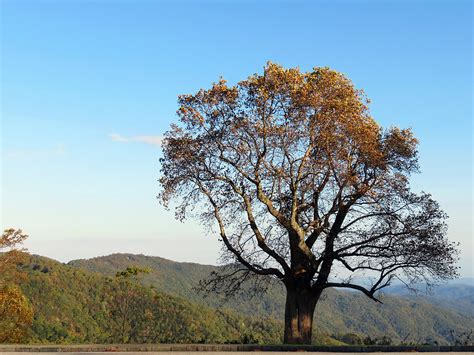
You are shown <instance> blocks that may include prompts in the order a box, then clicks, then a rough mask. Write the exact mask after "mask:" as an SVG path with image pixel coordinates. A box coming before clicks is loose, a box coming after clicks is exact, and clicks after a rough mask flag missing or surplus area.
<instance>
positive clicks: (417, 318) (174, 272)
mask: <svg viewBox="0 0 474 355" xmlns="http://www.w3.org/2000/svg"><path fill="white" fill-rule="evenodd" d="M69 265H70V266H74V267H77V268H81V269H84V270H88V271H90V272H96V273H99V274H103V275H113V274H114V273H115V272H116V271H118V270H122V269H124V268H126V267H127V266H131V265H135V266H140V267H146V268H150V269H151V270H152V271H151V273H150V274H148V275H146V276H145V277H144V278H143V283H144V284H146V285H153V286H154V287H156V289H157V290H159V291H162V292H166V293H169V294H171V295H176V296H180V297H183V298H185V299H187V300H189V301H191V302H195V303H199V304H202V305H205V306H208V307H214V308H217V307H220V306H221V304H222V301H223V300H222V298H220V297H218V296H216V295H209V296H206V295H201V294H198V293H196V292H195V291H194V290H193V288H194V287H195V286H196V285H197V283H198V281H199V280H201V279H205V278H207V277H208V275H209V274H210V272H211V271H216V270H219V267H216V266H210V265H200V264H194V263H179V262H174V261H171V260H167V259H163V258H159V257H152V256H144V255H133V254H113V255H109V256H104V257H97V258H92V259H88V260H74V261H71V262H70V263H69ZM394 293H396V292H394ZM284 302H285V293H284V290H283V288H282V287H281V286H280V285H274V286H272V287H270V288H269V290H268V291H267V293H266V294H265V295H263V296H262V297H259V298H258V299H250V300H249V299H247V298H246V297H244V296H241V295H239V296H238V297H236V298H235V299H232V300H228V302H227V303H225V305H224V306H225V307H226V308H227V309H228V310H230V311H232V310H233V311H236V312H239V313H242V314H247V315H254V316H255V315H259V316H271V317H274V318H276V319H277V320H282V319H283V310H284ZM383 302H384V304H376V303H374V302H373V301H371V300H369V299H367V297H365V296H364V295H362V294H359V293H355V292H340V291H335V290H327V291H326V292H325V293H324V294H323V300H322V301H321V302H320V303H319V304H318V306H317V309H316V312H315V327H317V329H318V330H319V331H321V332H323V333H326V334H344V333H356V334H358V335H360V336H371V337H381V336H388V337H390V338H392V340H393V341H394V342H401V341H405V342H410V341H412V342H417V343H420V342H421V343H422V342H424V341H427V340H428V341H430V342H434V341H437V342H438V343H440V344H447V343H450V342H451V341H452V339H451V334H450V331H451V330H453V331H455V332H456V333H457V334H459V333H462V332H469V331H471V330H472V329H474V318H473V317H472V316H471V315H470V314H467V313H465V312H464V313H463V314H461V313H459V312H457V311H456V310H455V309H454V308H452V307H448V306H446V307H445V305H444V304H443V302H441V301H440V302H434V301H433V302H432V300H430V299H429V298H413V297H412V296H409V295H405V294H393V295H390V294H389V295H385V296H384V297H383Z"/></svg>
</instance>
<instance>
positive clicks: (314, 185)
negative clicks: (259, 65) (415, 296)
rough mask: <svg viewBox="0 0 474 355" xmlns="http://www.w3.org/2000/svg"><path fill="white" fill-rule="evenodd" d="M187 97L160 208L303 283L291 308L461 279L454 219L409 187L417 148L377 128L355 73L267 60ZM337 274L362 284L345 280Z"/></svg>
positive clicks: (170, 136) (166, 164) (262, 269)
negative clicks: (259, 70)
mask: <svg viewBox="0 0 474 355" xmlns="http://www.w3.org/2000/svg"><path fill="white" fill-rule="evenodd" d="M178 102H179V104H180V107H179V109H178V116H179V120H180V122H179V124H173V125H172V126H171V129H170V130H169V131H168V132H167V133H166V136H165V139H164V142H163V153H164V156H163V158H162V159H161V164H162V174H163V175H162V178H161V180H160V181H161V184H162V187H163V190H162V193H161V195H160V198H161V201H162V202H163V203H164V205H165V206H168V204H169V202H170V201H171V200H173V201H175V202H176V203H177V207H176V214H177V217H178V218H179V219H182V220H183V219H185V218H186V217H187V216H188V215H189V214H191V215H193V216H195V217H198V218H200V220H201V221H203V222H204V223H210V222H211V221H213V222H215V223H216V224H217V226H218V230H219V235H220V238H221V240H222V241H223V243H224V245H225V247H226V250H227V255H228V256H229V259H228V260H229V261H237V262H238V263H240V264H241V265H242V266H243V267H244V269H245V271H247V272H252V273H254V274H257V275H262V276H269V277H273V278H276V279H279V280H281V281H283V282H284V284H285V286H286V287H287V290H290V289H292V290H295V289H298V290H299V291H297V292H296V295H298V296H297V297H296V296H295V297H296V298H295V300H293V301H291V302H293V303H296V304H300V303H301V304H302V303H307V300H314V304H315V303H316V302H317V299H318V298H319V295H320V294H321V292H322V290H324V289H325V288H328V287H340V288H351V289H356V290H359V291H361V292H363V293H364V294H366V295H367V296H368V297H370V298H372V299H374V300H377V298H376V292H377V291H379V290H381V289H382V288H383V287H386V286H387V285H389V284H390V282H391V281H392V280H393V278H399V279H401V280H403V282H408V283H409V282H417V281H420V280H425V281H429V282H432V281H437V280H444V279H449V278H452V277H454V276H456V275H457V268H456V266H455V264H456V261H457V250H456V246H455V245H454V244H453V243H451V242H449V241H448V240H447V233H446V232H447V225H446V218H447V216H446V214H445V213H444V212H443V211H442V210H441V209H440V207H439V205H438V203H437V202H436V201H435V200H434V199H433V198H432V196H431V195H430V194H428V193H425V192H421V193H415V192H413V191H411V189H410V183H409V178H410V175H411V174H412V173H415V172H418V168H419V167H418V154H417V144H418V141H417V140H416V138H415V137H414V135H413V133H412V131H411V130H410V129H400V128H397V127H392V128H388V129H384V128H382V127H381V126H379V125H378V124H377V123H376V121H375V120H374V119H373V118H372V117H371V115H370V112H369V109H368V104H369V100H368V99H367V98H366V96H365V95H364V93H363V91H361V90H357V89H356V88H355V87H354V85H353V84H352V82H351V81H350V80H349V79H347V78H346V77H345V76H344V75H343V74H341V73H338V72H336V71H334V70H331V69H329V68H314V69H313V70H312V71H310V72H307V73H303V72H301V71H300V70H299V69H285V68H283V67H281V66H279V65H276V64H272V63H268V64H267V66H266V67H265V68H264V73H263V75H258V74H255V75H253V76H250V77H249V78H248V79H246V80H243V81H241V82H239V83H237V84H236V85H234V86H229V85H228V84H227V83H226V81H225V80H222V79H221V80H220V81H218V82H217V83H214V84H213V85H212V87H211V88H210V89H208V90H204V89H201V90H199V91H198V92H197V93H196V94H194V95H182V96H180V97H179V100H178ZM336 270H338V273H339V274H342V275H346V276H347V275H351V276H350V277H345V278H342V279H339V280H336V281H335V280H334V277H333V276H334V272H335V271H336ZM341 270H342V271H341ZM245 271H244V272H245ZM364 275H365V276H367V275H369V276H372V277H374V276H376V277H375V278H374V279H373V283H372V284H371V285H370V286H367V285H363V284H360V283H357V282H355V281H354V280H355V279H356V278H355V277H356V276H364ZM330 276H331V277H330ZM302 294H304V295H305V296H304V297H303V298H304V299H305V300H306V301H302V300H300V301H298V300H297V299H298V297H300V296H301V295H302ZM311 302H313V301H311ZM311 302H310V303H311ZM287 306H288V304H287ZM297 308H298V307H297ZM299 308H300V309H301V308H304V307H299ZM309 309H310V310H311V309H313V310H314V305H311V306H310V307H309ZM288 311H289V310H288ZM310 313H311V314H310V316H311V317H310V318H312V312H311V311H310ZM296 318H297V319H298V317H296ZM298 322H309V323H311V321H310V320H307V319H306V320H302V319H300V320H299V321H297V323H298ZM295 324H296V323H295ZM295 324H294V325H293V326H296V325H295ZM300 325H301V324H300ZM309 325H311V324H309ZM285 337H286V336H285ZM298 339H299V340H301V339H303V338H301V337H300V338H298ZM298 339H297V340H298ZM303 340H304V341H307V339H303Z"/></svg>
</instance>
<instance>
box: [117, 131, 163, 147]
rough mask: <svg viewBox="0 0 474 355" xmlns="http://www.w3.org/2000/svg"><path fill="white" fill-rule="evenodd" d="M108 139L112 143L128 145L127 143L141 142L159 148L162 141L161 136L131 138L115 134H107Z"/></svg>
mask: <svg viewBox="0 0 474 355" xmlns="http://www.w3.org/2000/svg"><path fill="white" fill-rule="evenodd" d="M109 137H110V139H112V140H113V141H114V142H122V143H129V142H141V143H145V144H150V145H157V146H160V145H161V142H162V141H163V136H131V137H124V136H122V135H120V134H117V133H111V134H109Z"/></svg>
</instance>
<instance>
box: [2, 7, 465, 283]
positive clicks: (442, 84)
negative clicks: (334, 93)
mask: <svg viewBox="0 0 474 355" xmlns="http://www.w3.org/2000/svg"><path fill="white" fill-rule="evenodd" d="M341 4H343V5H344V6H342V7H341V6H338V5H341ZM184 5H186V6H184ZM0 6H1V9H2V11H1V12H2V14H1V19H2V21H1V33H2V35H1V37H2V43H1V50H2V61H1V75H2V84H1V117H2V119H1V121H2V125H1V137H2V144H1V151H2V158H1V168H2V174H1V210H2V211H1V225H2V228H3V229H5V228H9V227H13V228H21V229H23V231H24V232H25V233H27V234H28V235H29V236H30V237H29V238H28V240H27V241H26V243H25V247H26V248H27V249H28V250H29V251H30V252H31V253H34V254H39V255H42V256H47V257H50V258H52V259H55V260H59V261H62V262H64V260H76V259H82V258H90V257H94V254H95V255H97V254H107V253H108V252H110V251H111V250H112V249H113V250H116V251H118V252H127V251H128V252H130V253H134V254H135V253H137V252H138V253H152V254H157V255H159V256H160V257H163V258H166V259H169V260H173V261H175V260H176V261H179V262H194V263H200V264H207V265H217V264H218V258H219V251H220V247H221V246H220V243H219V242H218V241H217V233H213V232H212V231H209V230H206V229H205V228H203V227H202V226H201V225H200V224H198V222H196V221H194V220H187V221H186V222H185V223H180V222H178V221H177V220H175V219H174V212H173V211H172V210H171V211H166V210H165V209H164V208H163V207H161V206H160V205H159V204H158V201H157V200H156V195H157V194H158V193H159V184H158V182H157V180H158V178H159V176H160V173H159V170H160V166H159V163H158V159H159V157H160V156H161V149H160V141H161V137H162V136H163V134H164V132H165V131H166V130H168V129H169V126H170V124H171V123H173V122H176V121H177V116H176V114H175V111H176V109H177V108H178V104H177V97H178V95H179V94H187V93H194V92H196V91H197V90H199V89H200V88H208V87H209V86H210V85H211V83H212V82H215V81H217V80H218V79H219V77H220V76H223V77H224V78H225V79H227V80H228V81H229V82H230V83H236V82H238V81H240V80H244V79H245V78H247V77H248V76H249V75H251V74H253V73H256V72H258V73H261V72H262V68H263V66H264V65H265V63H266V62H267V61H273V62H275V63H279V64H281V65H283V66H285V67H300V68H301V70H302V71H308V70H310V68H312V67H318V66H319V67H324V66H329V67H331V68H333V69H334V70H337V71H340V72H342V73H344V74H345V75H347V77H348V78H349V79H351V80H352V81H353V82H354V84H355V86H356V87H357V88H360V89H364V91H365V92H366V94H367V96H368V97H369V98H370V99H371V101H372V103H371V105H370V108H371V113H372V115H373V117H374V119H375V120H376V121H377V122H378V123H379V124H380V125H381V126H383V127H385V128H388V127H390V126H398V127H401V128H406V127H412V128H413V131H414V133H415V136H416V137H417V138H419V140H420V145H419V156H420V166H421V173H420V174H416V175H414V176H413V178H412V186H413V189H414V190H415V191H420V190H425V191H427V192H429V193H431V194H433V196H434V198H435V199H436V200H437V201H438V202H439V203H440V205H441V207H442V209H443V210H444V211H446V212H447V213H448V215H449V216H450V218H449V220H448V225H449V232H448V236H449V239H450V240H451V241H455V242H460V243H461V260H460V264H459V265H460V266H461V277H467V278H472V277H474V241H473V228H472V214H473V213H472V212H473V211H472V197H473V195H472V194H473V190H472V158H473V157H472V82H471V79H472V31H471V30H472V4H471V3H470V2H469V1H452V2H448V1H438V2H434V3H432V4H431V5H430V7H429V8H427V7H426V4H425V2H424V1H414V2H401V3H399V4H394V3H391V2H374V1H361V2H358V3H350V2H345V1H342V2H341V1H336V2H334V3H330V2H322V3H320V4H307V3H302V2H296V3H290V2H285V1H282V2H278V3H276V4H275V5H274V6H272V7H269V6H268V2H267V1H263V2H261V3H253V2H250V1H244V2H237V1H235V2H229V3H221V2H218V1H208V2H203V3H200V4H196V3H193V2H187V1H182V2H176V3H172V2H149V1H138V2H127V1H121V2H117V3H114V4H113V5H111V4H110V3H107V1H103V2H100V1H99V2H82V3H81V2H80V1H71V2H63V3H60V2H56V1H46V0H45V1H40V2H35V1H17V2H14V1H4V2H2V3H1V4H0ZM196 20H197V21H196ZM374 29H376V30H375V31H374ZM177 246H179V248H178V247H177ZM182 246H186V248H181V247H182Z"/></svg>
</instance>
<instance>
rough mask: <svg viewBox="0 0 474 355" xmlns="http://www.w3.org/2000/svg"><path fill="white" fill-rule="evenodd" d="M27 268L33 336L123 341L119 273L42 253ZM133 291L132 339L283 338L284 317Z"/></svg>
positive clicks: (42, 340) (141, 289) (25, 287)
mask: <svg viewBox="0 0 474 355" xmlns="http://www.w3.org/2000/svg"><path fill="white" fill-rule="evenodd" d="M21 268H22V269H23V270H24V271H26V272H27V279H26V280H25V282H24V283H22V289H23V292H24V293H25V295H26V297H27V298H28V300H29V301H30V303H31V304H32V306H33V309H34V322H33V326H32V329H31V332H30V336H29V339H28V340H29V342H32V343H110V342H115V343H116V342H120V340H121V338H120V337H118V336H117V332H116V329H117V324H118V322H119V321H120V319H117V316H116V312H115V311H116V309H115V311H114V309H111V307H112V308H113V306H114V304H113V302H120V299H119V298H114V297H115V295H114V294H113V292H111V291H113V290H115V291H117V288H116V287H115V286H114V285H115V284H114V281H113V279H111V278H106V277H104V276H102V275H98V274H94V273H90V272H88V271H86V270H81V269H78V268H76V267H72V266H69V265H65V264H62V263H59V262H57V261H54V260H51V259H47V258H44V257H39V256H31V257H30V259H29V262H28V263H26V264H24V265H22V266H21ZM112 286H113V287H112ZM114 287H115V288H114ZM132 291H133V299H132V302H131V303H133V304H134V305H135V307H136V308H134V309H133V313H135V314H134V316H135V315H140V316H139V317H135V318H134V319H133V322H134V323H133V324H132V327H131V329H133V332H135V333H134V334H132V337H131V339H130V340H129V341H130V342H140V343H141V342H152V343H160V342H167V343H233V342H237V343H241V342H244V343H245V342H263V343H278V342H280V341H281V336H282V325H281V323H279V322H276V321H273V320H267V319H265V318H263V317H259V318H256V317H253V318H251V317H244V316H240V315H238V314H236V313H235V312H234V313H233V312H227V311H219V310H216V309H212V308H209V307H203V306H200V305H199V306H198V305H195V304H192V303H190V302H188V301H186V300H184V299H182V298H180V297H175V296H170V295H168V294H164V293H162V292H158V291H155V290H152V289H150V288H149V287H144V286H133V289H132ZM127 292H128V291H127ZM115 308H116V307H115Z"/></svg>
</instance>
